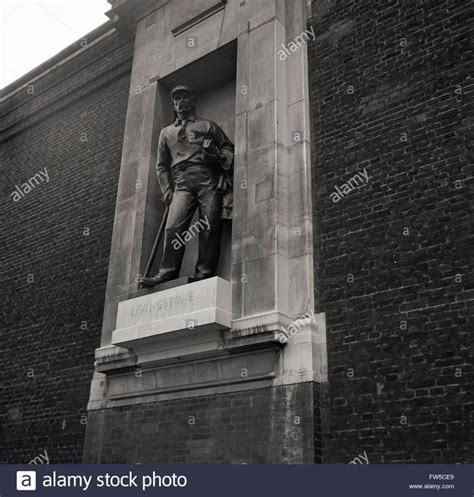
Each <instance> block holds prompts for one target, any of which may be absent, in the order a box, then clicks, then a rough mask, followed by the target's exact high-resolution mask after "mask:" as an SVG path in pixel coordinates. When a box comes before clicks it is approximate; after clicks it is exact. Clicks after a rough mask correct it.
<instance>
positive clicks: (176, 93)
mask: <svg viewBox="0 0 474 497" xmlns="http://www.w3.org/2000/svg"><path fill="white" fill-rule="evenodd" d="M170 97H171V101H172V104H173V110H174V113H175V116H176V119H175V121H174V123H173V124H171V125H170V126H167V127H166V128H164V129H162V131H161V133H160V138H159V141H158V156H157V163H156V170H157V175H158V182H159V184H160V188H161V192H162V195H163V200H164V202H165V203H166V204H167V205H168V206H169V214H168V219H167V221H166V228H165V239H164V252H163V258H162V260H161V265H160V269H159V271H158V274H157V275H156V276H154V277H151V278H148V277H146V278H142V284H143V285H144V286H154V285H158V284H159V283H164V282H165V281H169V280H173V279H176V278H177V277H178V276H179V271H180V268H181V263H182V260H183V255H184V250H185V246H184V244H183V243H182V241H183V239H184V240H186V237H184V238H183V235H184V234H185V232H186V233H187V230H188V228H189V225H190V223H191V220H192V218H193V215H194V213H195V211H196V209H197V208H198V207H199V219H200V220H199V225H198V226H197V227H196V230H193V233H194V231H196V232H197V231H199V253H198V258H197V262H196V268H195V273H194V277H193V279H194V280H202V279H205V278H210V277H211V276H214V274H215V271H216V267H217V263H218V260H219V251H220V241H221V232H222V219H223V218H227V217H229V208H230V203H231V200H230V199H231V195H232V169H233V160H234V146H233V144H232V142H231V141H230V140H229V138H227V136H226V134H225V133H224V131H223V130H222V129H221V128H220V126H218V125H217V124H216V123H215V122H213V121H210V120H208V119H202V118H200V117H198V116H196V114H195V97H194V93H193V91H192V90H191V89H190V88H189V87H187V86H184V85H179V86H176V87H175V88H173V90H172V91H171V95H170Z"/></svg>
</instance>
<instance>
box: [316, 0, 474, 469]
mask: <svg viewBox="0 0 474 497" xmlns="http://www.w3.org/2000/svg"><path fill="white" fill-rule="evenodd" d="M312 13H313V17H312V19H311V20H310V26H311V25H312V26H314V29H315V34H316V40H315V41H314V42H310V43H309V46H308V52H309V68H310V69H309V71H310V74H309V79H310V94H311V133H312V170H313V185H314V188H313V194H314V200H313V212H314V220H315V263H316V267H315V281H316V302H317V311H318V312H321V311H323V312H325V313H326V319H327V331H328V353H329V356H328V361H329V385H328V388H327V391H326V389H325V392H324V395H323V402H324V410H323V440H324V442H323V446H324V449H323V454H324V457H323V461H324V462H325V463H348V462H349V461H351V460H353V459H354V458H355V457H357V456H358V455H360V454H364V451H365V452H366V454H367V456H368V460H369V463H397V462H403V463H415V462H416V463H456V462H468V461H470V462H472V461H473V454H474V450H473V448H472V445H471V444H470V442H469V439H470V436H469V433H470V428H469V426H470V424H469V415H470V413H471V415H472V357H470V350H471V346H472V335H471V336H470V331H472V321H471V323H469V314H468V309H469V301H471V303H472V298H473V279H472V272H471V271H472V267H469V264H470V263H471V264H472V253H473V245H474V244H473V240H472V237H471V238H469V234H470V232H472V211H470V203H469V202H472V196H471V197H470V196H469V194H470V192H471V195H472V169H471V170H469V165H468V158H467V142H468V137H467V132H468V128H469V126H470V124H472V118H469V117H468V112H467V106H468V102H469V100H470V99H472V80H471V79H469V76H468V70H467V61H468V58H469V57H470V56H471V55H472V54H471V53H470V46H469V43H468V29H469V15H468V2H462V1H461V2H457V1H454V0H452V1H446V0H440V1H436V2H435V1H403V0H402V1H373V2H372V1H370V2H368V1H362V2H360V1H344V2H336V1H335V0H323V1H316V2H313V5H312ZM364 169H365V171H366V173H368V176H369V179H368V182H365V181H363V180H362V178H359V185H358V186H355V187H354V188H353V189H352V188H347V187H346V188H345V193H346V194H344V192H343V195H344V196H343V198H339V199H338V197H337V196H336V195H332V196H331V193H334V192H335V191H336V190H335V187H336V186H337V187H339V189H342V188H343V186H342V185H343V184H344V183H346V182H348V181H349V180H350V179H351V178H352V177H353V176H354V175H355V174H357V173H360V172H363V171H364ZM352 186H354V183H352ZM351 190H352V191H351ZM471 313H472V309H471ZM469 385H471V386H470V387H469ZM469 389H470V392H471V395H469V394H468V392H469ZM471 426H472V425H471Z"/></svg>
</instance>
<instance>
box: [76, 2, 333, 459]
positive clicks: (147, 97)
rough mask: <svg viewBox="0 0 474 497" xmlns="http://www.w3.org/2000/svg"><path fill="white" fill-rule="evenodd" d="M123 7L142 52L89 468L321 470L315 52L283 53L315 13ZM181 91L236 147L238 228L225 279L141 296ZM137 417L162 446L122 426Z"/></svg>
mask: <svg viewBox="0 0 474 497" xmlns="http://www.w3.org/2000/svg"><path fill="white" fill-rule="evenodd" d="M111 3H112V6H113V8H112V10H111V12H110V13H109V15H111V16H118V17H119V18H120V19H121V24H122V26H123V28H124V29H126V30H128V31H129V32H132V33H135V54H134V60H133V70H132V81H131V86H130V97H129V105H128V113H127V123H126V131H125V137H124V147H123V155H122V166H121V174H120V181H119V191H118V195H117V208H116V216H115V226H114V232H113V238H112V249H111V258H110V265H109V277H108V285H107V294H106V302H105V310H104V322H103V333H102V342H101V347H100V348H99V349H98V350H97V351H96V369H95V374H94V379H93V381H92V386H91V397H90V402H89V421H88V428H87V436H86V447H85V452H84V462H102V463H106V462H108V463H111V462H154V463H163V462H292V463H311V462H317V461H320V434H319V432H320V427H319V388H320V385H321V383H323V382H325V381H326V342H325V323H324V315H318V314H316V315H315V314H314V305H313V303H314V296H313V260H312V253H313V251H312V224H311V222H312V209H311V184H310V156H309V155H310V147H309V143H310V141H309V122H308V87H307V59H306V46H305V44H304V43H301V44H299V48H298V50H297V51H294V53H291V54H290V55H289V56H288V57H287V58H285V59H283V60H282V58H281V57H279V56H278V52H279V51H281V49H282V46H283V47H286V45H287V44H288V43H289V42H291V41H293V40H295V39H296V37H297V36H299V38H298V39H299V40H300V41H301V40H302V39H304V38H301V33H304V32H305V31H306V2H305V1H304V0H252V1H242V0H228V1H227V2H226V1H220V0H200V1H199V2H183V1H181V0H171V1H164V0H146V1H145V0H143V1H140V2H137V1H134V0H113V1H112V2H111ZM176 83H184V84H189V85H191V86H193V87H194V88H195V90H196V91H197V93H198V102H199V101H201V105H203V107H202V110H203V112H205V115H204V114H203V117H207V118H211V119H214V120H215V121H217V122H219V123H221V124H222V125H223V127H224V130H225V131H226V132H227V133H228V134H229V136H230V138H231V139H232V140H233V141H234V143H235V151H236V155H235V176H234V214H233V220H232V227H231V229H230V228H229V230H228V236H229V240H228V241H229V243H228V244H227V245H226V246H227V249H224V250H223V254H224V255H223V256H222V257H221V261H220V264H219V273H218V276H220V277H215V278H212V279H209V280H206V281H203V282H197V283H191V284H186V285H183V286H178V287H175V288H172V289H168V290H163V291H160V292H155V293H149V292H147V294H146V295H142V296H139V297H137V296H136V282H137V279H138V277H139V275H140V272H141V271H142V270H143V268H144V266H145V264H146V259H147V257H148V254H149V251H150V248H151V245H152V242H153V237H154V233H155V230H156V226H158V225H159V222H160V219H161V216H162V215H163V210H164V209H163V205H162V204H161V203H160V202H159V200H158V198H159V195H158V188H157V181H156V177H155V169H154V165H155V160H156V143H157V135H158V132H159V130H160V129H161V128H162V127H163V126H165V125H167V124H169V122H170V112H169V101H168V95H167V93H168V91H169V89H170V88H171V86H173V85H174V84H176ZM199 95H201V97H202V98H201V99H200V100H199ZM198 110H199V108H198ZM137 185H138V186H137ZM224 245H225V243H224ZM226 250H228V252H226ZM189 252H192V250H191V249H190V251H189ZM225 254H228V255H229V257H228V258H227V255H225ZM182 276H186V275H185V274H183V275H182ZM166 299H170V300H166ZM165 301H167V302H168V304H167V307H166V308H165ZM171 302H172V303H171ZM241 411H245V415H242V413H241ZM239 412H240V414H239ZM124 413H125V414H124ZM186 416H188V417H190V418H189V419H191V418H192V419H193V420H194V421H193V423H191V422H190V421H189V420H188V421H186ZM239 416H240V418H239ZM135 417H136V419H142V420H147V419H148V420H150V421H149V422H150V423H152V424H153V426H154V427H155V428H154V430H155V431H153V435H152V436H151V437H147V436H146V435H145V433H143V437H141V436H140V433H142V431H141V430H143V428H142V427H141V426H143V425H140V424H139V423H138V422H137V424H136V425H133V427H131V426H130V425H129V426H128V427H127V428H125V427H122V426H119V425H117V424H115V421H114V420H122V421H123V420H124V419H125V420H128V421H125V422H126V423H129V422H130V420H131V419H132V418H133V419H135ZM241 419H242V420H243V421H241ZM252 420H253V422H252ZM122 421H121V422H122ZM143 422H144V423H145V425H146V423H147V422H145V421H143ZM132 424H133V423H132ZM157 427H158V428H157ZM228 427H230V428H228ZM126 429H128V430H131V431H132V432H133V430H138V431H139V434H138V436H137V433H129V432H128V431H126ZM110 430H116V431H117V433H118V434H119V437H122V438H121V439H122V440H125V441H126V443H124V444H123V446H120V447H118V446H117V447H115V446H114V445H113V443H112V442H111V441H110V439H109V435H111V433H112V432H111V431H110ZM115 440H116V437H115ZM255 441H257V442H255ZM116 443H117V444H118V442H116ZM163 444H164V445H165V446H166V447H168V449H167V450H163V451H160V449H159V447H162V446H163ZM242 446H243V448H246V449H247V455H245V454H244V452H242V450H243V449H242ZM115 449H116V450H115Z"/></svg>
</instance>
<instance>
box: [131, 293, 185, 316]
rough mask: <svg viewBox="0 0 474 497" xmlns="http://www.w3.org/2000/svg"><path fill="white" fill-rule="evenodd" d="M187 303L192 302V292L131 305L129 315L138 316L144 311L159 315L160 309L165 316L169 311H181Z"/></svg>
mask: <svg viewBox="0 0 474 497" xmlns="http://www.w3.org/2000/svg"><path fill="white" fill-rule="evenodd" d="M188 304H194V292H193V291H189V292H187V293H183V294H178V295H172V296H171V297H164V298H157V299H155V300H153V301H152V302H147V303H145V304H137V305H133V306H132V307H131V308H130V316H140V315H141V314H145V313H152V314H153V315H154V316H155V317H159V314H160V312H161V311H163V315H164V316H166V315H168V314H169V313H173V314H174V313H178V312H179V313H182V312H183V311H185V310H186V306H187V305H188Z"/></svg>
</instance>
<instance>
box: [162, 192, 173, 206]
mask: <svg viewBox="0 0 474 497" xmlns="http://www.w3.org/2000/svg"><path fill="white" fill-rule="evenodd" d="M171 200H173V192H172V191H171V190H168V191H167V192H166V193H165V194H164V195H163V202H164V203H165V204H166V205H170V204H171Z"/></svg>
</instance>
